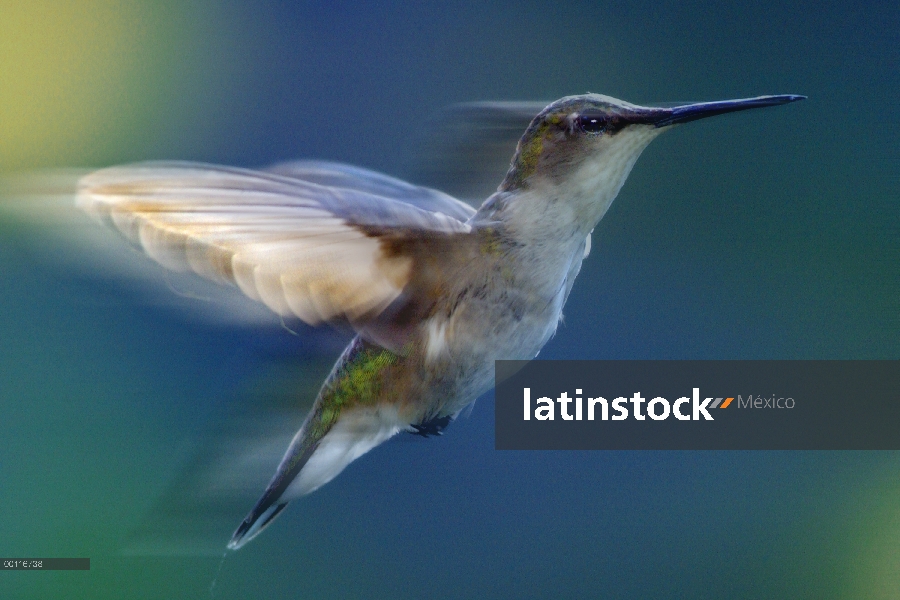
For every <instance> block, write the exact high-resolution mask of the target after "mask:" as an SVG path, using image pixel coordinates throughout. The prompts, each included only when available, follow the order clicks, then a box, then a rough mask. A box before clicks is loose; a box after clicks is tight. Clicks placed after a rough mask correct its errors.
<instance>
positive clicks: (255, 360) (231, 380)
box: [0, 0, 900, 599]
mask: <svg viewBox="0 0 900 600" xmlns="http://www.w3.org/2000/svg"><path fill="white" fill-rule="evenodd" d="M898 32H900V7H898V4H897V3H896V2H887V1H886V2H867V3H863V4H848V3H846V2H815V3H788V4H785V3H781V2H758V3H735V4H732V5H729V4H722V3H713V2H690V1H687V2H677V3H675V2H673V3H659V2H646V1H638V2H580V3H579V2H553V3H549V2H548V3H540V2H523V3H514V2H492V3H489V4H485V3H479V2H452V3H435V4H430V5H422V4H421V3H418V2H403V1H396V2H382V3H379V4H378V5H377V6H375V5H363V4H361V3H346V2H339V1H338V2H199V3H191V4H190V5H188V3H179V2H155V3H138V2H119V3H116V2H102V1H90V2H84V3H78V4H66V3H54V2H34V3H18V2H7V1H5V0H4V1H2V2H0V72H3V73H5V74H6V76H5V80H4V84H3V87H0V130H2V131H3V132H5V133H3V134H0V138H2V139H0V173H3V174H10V173H14V172H19V171H23V170H30V169H35V168H44V167H60V166H75V167H100V166H105V165H108V164H114V163H120V162H127V161H133V160H142V159H155V158H160V159H163V158H173V159H190V160H202V161H208V162H216V163H225V164H233V165H241V166H259V165H265V164H268V163H272V162H276V161H280V160H285V159H291V158H302V157H314V158H328V159H333V160H341V161H346V162H351V163H355V164H359V165H363V166H366V167H370V168H374V169H378V170H382V171H384V172H387V173H389V174H392V175H397V176H401V177H411V178H415V176H416V169H415V165H416V160H417V158H419V157H418V156H417V154H416V148H417V147H418V146H417V144H419V143H420V141H421V140H422V139H423V138H427V136H428V135H429V127H433V121H432V120H431V119H432V118H433V116H434V115H435V114H436V112H437V111H438V110H439V109H440V108H442V107H444V106H446V105H448V104H451V103H455V102H463V101H473V100H519V99H522V100H552V99H554V98H558V97H561V96H564V95H570V94H576V93H583V92H586V91H592V92H600V93H605V94H608V95H611V96H615V97H618V98H623V99H626V100H629V101H632V102H637V103H640V102H658V101H692V100H712V99H722V98H736V97H746V96H755V95H760V94H774V93H798V94H805V95H808V96H809V99H808V100H807V101H805V102H802V103H798V104H793V105H790V106H785V107H780V108H777V109H768V110H761V111H753V112H748V113H741V114H739V115H730V116H726V117H721V118H716V119H710V120H708V121H703V122H700V123H694V124H691V125H689V126H684V127H680V128H678V129H677V130H675V131H673V132H671V133H668V134H666V135H665V136H663V137H661V138H660V139H659V140H657V141H655V142H653V144H652V145H651V146H650V147H649V148H648V149H647V151H646V152H645V153H644V155H643V156H642V158H641V159H640V160H639V162H638V164H637V166H636V168H635V170H634V172H633V173H632V175H631V177H630V179H629V180H628V182H627V184H626V185H625V187H624V188H623V190H622V192H621V194H620V196H619V198H618V199H617V201H616V203H615V204H614V206H613V208H612V209H611V210H610V212H609V213H608V215H607V216H606V218H605V219H604V220H603V221H602V223H601V224H600V226H599V227H598V228H597V230H596V232H595V235H594V249H593V252H592V255H591V257H590V259H589V260H588V261H587V262H586V263H585V266H584V268H583V270H582V274H581V276H580V278H579V281H578V284H577V285H576V286H575V289H574V291H573V293H572V296H571V298H570V300H569V304H568V306H567V310H566V319H565V324H564V325H563V326H561V327H560V329H559V331H558V333H557V335H556V337H555V338H554V339H553V340H552V341H551V342H550V343H549V344H548V345H547V347H546V349H545V350H544V351H543V353H542V354H541V357H542V358H563V359H565V358H580V359H603V358H667V359H687V358H691V359H862V358H867V359H868V358H882V359H884V358H886V359H897V358H900V343H898V342H900V268H898V267H900V253H898V250H900V243H898V236H900V216H898V210H900V147H898V139H900V135H898V134H900V126H898V122H900V120H898V117H897V112H898V104H897V100H896V99H897V97H898V95H900V68H898V65H900V33H898ZM42 235H43V234H42V231H41V228H40V227H33V226H32V227H24V226H22V225H21V224H18V223H15V222H12V221H8V220H5V221H0V257H2V261H0V264H2V270H0V506H2V510H0V555H2V556H5V557H24V556H88V557H90V558H91V570H90V571H88V572H30V573H29V572H3V573H0V595H2V596H3V597H6V598H52V597H60V598H62V597H66V598H94V599H96V598H121V597H127V598H135V599H137V598H208V597H210V586H211V583H212V582H213V580H215V581H216V585H215V590H214V594H215V597H216V598H288V597H289V598H367V599H370V598H432V597H433V598H471V597H482V598H571V597H591V598H593V597H597V598H635V597H665V598H729V597H730V598H738V597H740V598H775V597H791V598H817V599H821V598H898V597H900V478H898V476H900V455H898V454H897V453H896V452H878V453H874V452H867V453H864V452H589V453H580V452H497V451H495V450H494V449H493V404H492V403H493V396H492V394H487V395H486V396H485V397H483V398H482V399H480V400H479V401H478V402H477V403H476V404H475V407H474V409H473V411H472V412H471V414H470V415H469V416H468V417H466V418H462V419H460V421H458V422H456V423H454V424H453V425H452V426H451V427H450V428H449V429H448V430H447V432H446V435H444V436H443V437H441V438H438V439H429V440H419V439H412V438H411V437H410V436H405V435H404V436H400V437H399V438H395V439H394V440H391V441H390V442H388V443H386V444H384V445H383V446H382V447H379V448H377V449H376V450H374V451H372V452H371V453H370V454H369V455H367V456H366V457H364V458H363V459H361V460H359V461H357V462H356V463H354V464H353V465H351V466H350V467H349V468H348V469H347V470H346V472H345V473H343V474H342V475H341V476H340V477H339V478H337V479H336V480H335V481H333V482H332V483H330V484H328V485H327V486H325V487H324V488H323V489H321V490H320V491H318V492H316V493H315V494H313V495H311V496H309V497H308V498H305V499H303V500H301V501H298V502H295V503H294V504H292V505H291V506H290V508H289V509H288V510H287V511H285V513H284V515H283V516H281V517H280V518H279V520H278V522H277V523H276V524H275V525H274V526H273V527H272V528H271V530H270V531H267V532H266V533H265V535H262V536H261V537H260V538H259V539H258V540H255V541H254V542H253V543H252V544H250V545H248V546H247V547H246V548H244V549H243V550H241V551H239V552H237V553H231V554H229V555H228V557H227V559H226V560H225V561H224V563H222V564H221V565H220V557H221V554H220V553H219V552H218V550H216V551H215V552H210V551H207V550H204V551H202V552H201V551H197V550H196V547H195V546H191V545H190V544H188V545H187V546H186V549H178V548H175V547H170V548H169V549H168V550H165V551H157V552H155V553H148V552H141V551H135V550H134V549H133V548H134V540H135V539H136V537H140V535H141V534H140V530H141V527H142V525H141V524H142V523H145V522H146V521H147V519H148V515H151V514H153V511H154V507H158V506H160V504H165V503H166V498H167V497H168V496H171V494H172V493H173V487H174V488H178V487H179V486H181V485H182V483H183V482H184V480H185V477H184V476H183V475H182V474H183V473H185V472H186V471H185V470H186V469H187V473H190V469H189V467H190V465H191V464H192V463H191V461H192V457H193V456H196V454H197V453H198V452H202V449H203V448H204V445H205V444H207V442H208V440H210V439H212V438H213V437H215V433H216V432H217V431H219V432H220V431H222V430H228V431H233V430H236V429H237V430H239V429H240V428H241V427H242V421H241V418H242V414H244V413H252V412H253V411H254V409H255V406H254V403H259V404H260V405H266V403H267V402H271V398H272V397H278V398H286V399H287V400H284V401H285V402H287V403H288V404H290V402H293V401H296V402H297V403H298V404H300V403H302V402H303V401H304V398H307V400H306V401H307V402H308V397H309V395H311V394H313V393H314V391H315V388H316V386H317V385H318V384H319V382H320V380H321V378H322V377H324V375H325V374H326V373H327V371H328V368H329V365H330V362H331V361H333V360H334V358H336V356H337V353H338V352H339V350H340V345H341V343H342V342H343V341H345V340H346V336H344V335H343V334H340V333H330V332H326V333H317V332H311V331H307V330H304V331H301V332H300V333H301V337H300V338H296V337H294V336H291V335H289V334H288V333H287V332H284V331H283V330H279V329H278V328H270V329H266V330H254V329H253V328H248V327H236V326H235V327H222V326H213V325H209V324H205V323H203V322H199V321H193V320H191V319H185V318H183V316H182V315H181V314H180V313H179V314H178V315H176V314H174V313H172V312H171V311H169V310H167V309H166V308H165V307H154V306H148V305H147V304H146V303H143V302H141V301H140V300H141V299H140V298H136V297H135V294H134V292H128V291H123V290H122V289H120V288H119V287H116V286H114V285H111V284H110V285H105V284H104V283H103V280H102V278H99V279H98V278H90V277H84V276H83V275H78V276H75V275H73V274H72V273H70V272H69V271H67V270H66V268H64V267H63V265H62V261H61V262H60V263H59V264H57V263H55V261H54V260H53V256H54V252H62V251H60V250H50V251H48V250H47V249H46V247H45V243H44V240H43V238H42ZM42 249H43V250H42ZM273 372H274V373H276V375H273V374H272V373H273ZM292 374H293V375H296V377H295V378H293V379H292V378H291V375H292ZM863 399H864V390H861V395H860V398H856V399H848V401H858V402H861V401H863ZM296 424H297V423H295V422H291V420H290V419H287V420H286V422H284V423H282V425H283V426H284V427H285V428H286V429H288V430H289V429H291V428H293V427H295V426H296ZM276 460H277V459H276ZM271 468H274V464H272V465H271ZM267 476H268V475H267V474H263V475H262V477H263V479H265V478H266V477H267ZM175 491H176V492H177V491H178V490H177V489H176V490H175ZM257 493H258V490H254V489H249V490H247V491H246V495H247V500H246V504H241V503H237V504H235V505H234V506H233V507H229V508H228V509H227V510H224V511H220V512H217V513H215V515H214V518H213V519H212V521H213V522H212V523H211V524H209V525H210V526H209V527H208V528H207V531H212V532H214V533H213V534H212V535H214V536H215V535H218V536H219V539H217V540H214V543H213V547H214V548H221V549H222V550H223V551H224V546H225V543H226V542H227V540H228V538H229V536H230V534H231V532H232V531H233V529H234V528H235V526H236V525H237V524H238V523H239V521H240V519H241V518H243V516H244V514H245V512H246V510H248V509H249V508H250V506H251V505H252V502H253V501H254V499H255V496H256V494H257ZM143 535H144V536H145V537H146V534H143ZM204 548H207V546H204ZM151 554H152V555H151ZM217 573H218V574H217Z"/></svg>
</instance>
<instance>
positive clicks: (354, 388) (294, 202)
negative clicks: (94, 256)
mask: <svg viewBox="0 0 900 600" xmlns="http://www.w3.org/2000/svg"><path fill="white" fill-rule="evenodd" d="M804 98H805V96H799V95H778V96H759V97H755V98H746V99H739V100H725V101H718V102H703V103H694V104H686V105H682V106H674V107H650V106H638V105H635V104H631V103H629V102H624V101H622V100H617V99H615V98H611V97H609V96H604V95H600V94H585V95H577V96H568V97H565V98H562V99H560V100H557V101H555V102H552V103H551V104H549V105H548V106H546V108H544V109H543V110H541V111H540V112H539V113H538V114H537V115H536V116H535V117H534V118H533V120H532V121H531V123H530V125H529V126H528V127H527V129H526V130H525V132H524V134H523V135H522V137H521V139H520V140H519V142H518V145H517V147H516V150H515V154H514V156H513V157H512V160H511V163H510V166H509V170H508V171H507V173H506V176H505V177H504V179H503V180H502V182H500V184H499V187H498V188H497V190H496V192H495V193H493V194H492V195H490V196H489V197H488V198H487V199H486V200H485V201H484V202H483V204H481V206H480V208H478V209H477V210H476V209H475V208H473V207H472V206H470V205H468V204H466V203H464V202H462V201H460V200H458V199H456V198H454V197H452V196H450V195H448V194H445V193H443V192H440V191H438V190H434V189H429V188H425V187H420V186H416V185H412V184H410V183H407V182H404V181H401V180H399V179H395V178H393V177H389V176H387V175H384V174H381V173H377V172H375V171H371V170H368V169H363V168H359V167H355V166H350V165H346V164H341V163H333V162H325V161H313V160H309V161H297V162H292V163H286V164H284V165H281V166H277V167H275V168H271V169H268V170H251V169H243V168H235V167H224V166H215V165H207V164H200V163H190V162H148V163H138V164H134V165H125V166H116V167H110V168H107V169H103V170H100V171H96V172H94V173H91V174H89V175H87V176H85V177H84V178H82V180H81V181H80V182H79V191H78V200H77V203H78V206H80V207H81V208H82V209H84V210H85V211H87V213H88V214H90V215H91V216H93V217H95V218H96V219H97V220H99V221H100V222H102V223H105V224H107V225H109V226H111V227H112V228H113V229H116V230H118V231H119V232H121V233H122V234H123V235H124V236H125V237H126V238H127V239H128V240H130V241H131V242H133V243H134V244H135V245H136V246H137V247H139V248H140V249H142V250H143V251H144V252H146V254H148V255H149V256H150V257H151V258H153V259H154V260H156V261H157V262H159V263H160V264H162V265H163V266H164V267H166V268H168V269H172V270H176V271H189V272H190V271H192V272H194V273H196V274H198V275H200V276H203V277H205V278H208V279H211V280H213V281H215V282H219V283H222V284H225V285H231V286H236V287H237V288H238V289H239V290H240V291H242V292H243V293H244V294H246V295H247V296H249V297H250V298H252V299H254V300H257V301H259V302H262V303H264V304H265V305H266V306H267V307H269V308H270V309H271V310H272V311H274V312H275V313H277V314H278V315H281V316H282V317H291V318H299V319H301V320H302V321H304V322H306V323H308V324H310V325H319V324H322V323H333V324H335V323H336V324H343V325H345V326H346V325H349V326H350V327H351V328H352V330H353V331H354V333H355V337H354V338H353V340H352V341H351V342H350V343H349V345H348V346H347V347H346V349H345V350H344V351H343V353H342V354H341V356H340V358H338V360H337V362H336V364H335V365H334V367H333V369H332V371H331V373H330V374H329V375H328V377H327V378H326V380H325V382H324V383H323V385H322V387H321V390H320V391H319V393H318V396H317V398H316V400H315V402H314V404H313V407H312V409H311V410H310V412H309V414H308V415H307V417H306V419H305V421H304V422H303V424H302V426H301V427H300V429H299V431H297V433H296V435H295V436H294V438H293V440H292V441H291V443H290V445H289V446H288V448H287V450H286V452H285V454H284V457H283V459H282V460H281V463H280V464H279V465H278V468H277V469H276V471H275V474H274V476H273V477H272V479H271V481H270V483H269V484H268V486H267V488H266V489H265V491H264V492H263V494H262V496H261V497H260V499H259V501H258V502H257V503H256V505H255V506H254V507H253V508H252V510H251V511H250V513H249V514H248V515H247V517H246V518H245V519H244V520H243V521H242V522H241V523H240V525H239V526H238V528H237V530H236V531H235V532H234V535H233V537H232V538H231V541H230V542H229V543H228V548H229V549H232V550H236V549H238V548H240V547H241V546H243V545H244V544H246V543H247V542H248V541H250V540H251V539H253V538H254V537H256V536H257V535H258V534H259V533H260V532H261V531H262V530H263V529H264V528H266V527H267V526H268V525H269V524H270V523H271V522H272V520H273V519H274V518H275V517H276V516H277V515H278V514H280V513H281V511H282V510H284V508H285V507H286V506H287V505H288V503H289V502H290V501H291V500H294V499H296V498H299V497H301V496H304V495H306V494H309V493H311V492H313V491H315V490H317V489H318V488H319V487H321V486H322V485H324V484H326V483H328V482H329V481H330V480H332V479H333V478H334V477H335V476H337V475H338V474H339V473H340V472H341V471H342V470H343V469H344V468H345V467H346V466H347V465H348V464H350V463H351V462H352V461H354V460H356V459H357V458H359V457H360V456H362V455H363V454H365V453H366V452H368V451H369V450H371V449H372V448H374V447H375V446H377V445H379V444H381V443H382V442H384V441H386V440H387V439H389V438H391V437H392V436H394V435H395V434H397V433H399V432H401V431H408V432H411V433H416V434H419V435H422V436H431V435H436V434H440V433H442V432H443V430H444V428H446V427H447V426H448V424H449V423H450V422H451V421H453V420H454V419H455V418H456V417H457V416H458V415H459V414H460V412H461V411H462V410H463V409H464V408H465V407H466V406H468V405H469V404H470V403H472V402H473V401H474V400H475V399H476V398H477V397H478V396H479V395H481V394H482V393H484V392H485V391H487V390H488V389H490V388H491V387H492V386H493V384H494V381H493V378H494V370H493V368H494V361H495V360H497V359H515V360H531V359H533V358H534V357H535V356H536V355H537V354H538V353H539V351H540V350H541V348H543V346H544V345H545V344H546V343H547V342H548V340H550V338H551V337H552V336H553V335H554V333H555V332H556V329H557V325H558V323H559V322H560V319H561V316H562V310H563V306H564V305H565V303H566V300H567V298H568V296H569V293H570V292H571V290H572V286H573V284H574V282H575V279H576V277H577V276H578V273H579V270H580V269H581V265H582V261H583V260H584V259H585V258H586V257H587V256H588V253H589V252H590V247H591V233H592V231H593V229H594V227H595V226H596V225H597V223H598V222H599V221H600V220H601V219H602V218H603V216H604V215H605V214H606V212H607V210H608V209H609V207H610V205H611V204H612V202H613V200H614V199H615V198H616V196H617V194H618V193H619V190H620V189H621V188H622V185H623V184H624V183H625V180H626V178H627V177H628V175H629V173H630V172H631V169H632V167H633V166H634V163H635V161H636V160H637V158H638V156H639V155H640V154H641V152H642V151H643V150H644V148H646V147H647V145H648V144H649V143H650V142H651V141H652V140H653V139H654V138H656V136H658V135H659V134H661V133H663V132H664V131H667V130H669V129H671V128H672V127H674V126H676V125H679V124H682V123H687V122H690V121H695V120H698V119H703V118H706V117H710V116H713V115H719V114H724V113H729V112H735V111H741V110H747V109H751V108H761V107H768V106H775V105H780V104H786V103H789V102H794V101H797V100H802V99H804Z"/></svg>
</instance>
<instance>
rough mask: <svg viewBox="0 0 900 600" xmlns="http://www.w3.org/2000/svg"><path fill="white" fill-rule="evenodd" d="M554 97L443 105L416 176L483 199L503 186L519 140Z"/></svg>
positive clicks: (473, 199) (476, 199) (456, 193)
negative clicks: (520, 100)
mask: <svg viewBox="0 0 900 600" xmlns="http://www.w3.org/2000/svg"><path fill="white" fill-rule="evenodd" d="M547 104H549V102H470V103H466V104H456V105H454V106H450V107H447V108H445V109H443V110H441V111H440V112H439V113H438V114H437V116H436V117H434V118H433V119H431V121H430V125H431V126H430V127H428V132H429V133H428V137H427V138H426V139H425V140H424V143H423V144H422V147H421V148H420V149H419V152H417V153H416V156H417V157H418V160H417V164H415V165H414V166H413V170H414V173H415V175H414V177H413V178H414V179H415V180H416V181H419V182H422V183H424V184H425V185H429V186H432V187H436V188H438V189H441V190H444V191H446V192H448V193H450V194H452V195H453V196H455V197H457V198H461V199H463V200H466V201H470V202H473V203H476V204H480V203H481V202H482V201H483V200H484V199H485V198H487V197H488V196H490V195H491V194H493V193H494V192H496V191H497V186H499V185H500V182H501V181H503V177H504V176H505V175H506V172H507V171H508V170H509V163H510V160H511V159H512V157H513V155H514V154H515V152H516V144H517V143H518V141H519V138H521V137H522V134H523V133H524V132H525V129H527V128H528V125H529V124H530V123H531V120H532V119H534V117H535V115H537V114H538V113H539V112H541V110H543V109H544V107H546V106H547Z"/></svg>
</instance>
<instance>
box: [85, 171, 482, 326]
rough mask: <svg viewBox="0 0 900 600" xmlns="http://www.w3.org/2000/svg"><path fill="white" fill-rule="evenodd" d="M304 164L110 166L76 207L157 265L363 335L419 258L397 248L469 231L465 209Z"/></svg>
mask: <svg viewBox="0 0 900 600" xmlns="http://www.w3.org/2000/svg"><path fill="white" fill-rule="evenodd" d="M304 165H305V166H303V167H302V168H301V169H299V171H298V170H295V171H294V173H293V176H285V175H280V174H277V173H271V172H261V171H252V170H248V169H238V168H230V167H218V166H212V165H204V164H195V163H141V164H137V165H128V166H122V167H112V168H109V169H104V170H101V171H97V172H95V173H92V174H90V175H87V176H86V177H84V178H83V179H82V180H81V182H80V185H79V196H78V205H79V206H80V207H81V208H82V209H84V210H85V211H86V212H88V213H89V214H91V215H93V216H94V217H95V218H97V219H98V220H100V221H102V222H105V223H107V224H109V225H111V226H112V227H113V228H115V229H117V230H118V231H120V232H121V233H122V234H123V235H124V236H125V237H126V238H127V239H129V240H130V241H131V242H132V243H134V244H135V245H137V246H139V247H140V248H141V249H143V250H144V252H146V253H147V254H148V255H149V256H150V257H151V258H153V259H154V260H155V261H157V262H158V263H160V264H161V265H163V266H164V267H166V268H168V269H172V270H176V271H193V272H194V273H197V274H198V275H201V276H202V277H205V278H207V279H210V280H213V281H216V282H218V283H227V284H233V285H236V286H237V287H238V288H239V289H240V290H241V291H243V292H244V294H246V295H247V296H249V297H250V298H253V299H254V300H258V301H260V302H263V303H264V304H265V305H266V306H268V307H269V308H270V309H272V310H273V311H275V312H276V313H278V314H279V315H282V316H296V317H298V318H300V319H302V320H303V321H305V322H307V323H309V324H311V325H316V324H319V323H321V322H323V321H341V320H342V321H349V322H350V323H351V324H353V325H354V326H356V327H357V328H364V327H365V326H366V324H367V323H368V322H370V321H371V320H372V319H374V318H376V317H377V316H378V315H379V314H381V313H382V312H383V311H384V310H385V309H386V308H387V307H388V306H390V305H391V304H392V303H395V302H396V301H397V300H398V299H400V298H401V296H402V295H403V294H404V290H406V289H407V288H408V284H409V282H410V280H411V278H412V277H413V273H412V270H413V262H414V260H413V257H412V256H408V255H404V254H403V253H402V252H397V251H396V248H397V247H398V245H397V244H396V240H397V239H404V238H405V237H410V238H417V239H422V238H423V237H441V236H452V235H461V234H466V233H468V232H469V231H470V228H469V225H467V224H466V223H465V222H464V220H462V219H464V218H467V217H466V215H470V214H471V210H470V209H469V207H467V206H466V205H463V204H462V203H459V202H458V201H456V200H454V199H453V198H450V197H449V196H445V195H443V194H441V193H440V192H436V191H434V190H426V189H425V188H417V187H416V186H412V185H409V184H405V183H404V182H401V181H399V180H394V179H392V178H388V177H387V176H383V175H380V174H376V173H373V172H370V171H365V170H363V169H355V168H352V167H346V168H345V169H344V170H341V167H343V166H342V165H335V163H318V162H316V163H304ZM302 173H305V174H306V175H307V176H308V178H309V179H315V177H313V175H314V174H315V175H317V177H318V181H320V182H331V183H335V184H340V185H343V187H335V186H327V185H321V184H320V183H315V182H314V181H309V180H303V179H301V178H299V177H298V175H299V174H302ZM351 184H352V185H351ZM373 190H375V191H380V192H383V193H391V192H394V193H395V194H396V195H398V196H401V197H400V198H391V197H386V196H383V195H378V194H375V193H372V192H373ZM416 190H420V191H418V192H417V191H416ZM422 190H424V191H422ZM459 205H462V206H464V207H465V209H463V208H460V206H459ZM441 208H443V209H445V210H444V211H442V210H440V209H441ZM386 236H389V237H390V238H391V240H392V243H391V245H390V248H391V250H390V251H388V250H387V248H386V246H385V245H384V244H383V243H382V239H383V238H384V237H386Z"/></svg>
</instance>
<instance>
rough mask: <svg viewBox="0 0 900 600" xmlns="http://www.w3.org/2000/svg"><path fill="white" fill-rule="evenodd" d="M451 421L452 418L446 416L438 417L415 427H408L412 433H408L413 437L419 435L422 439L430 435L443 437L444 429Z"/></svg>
mask: <svg viewBox="0 0 900 600" xmlns="http://www.w3.org/2000/svg"><path fill="white" fill-rule="evenodd" d="M452 420H453V417H451V416H450V415H447V416H445V417H438V418H434V419H430V420H428V421H423V422H422V423H419V424H416V425H410V427H412V429H413V431H410V433H411V434H413V435H421V436H422V437H430V436H432V435H443V434H444V429H446V428H447V425H449V424H450V421H452Z"/></svg>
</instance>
